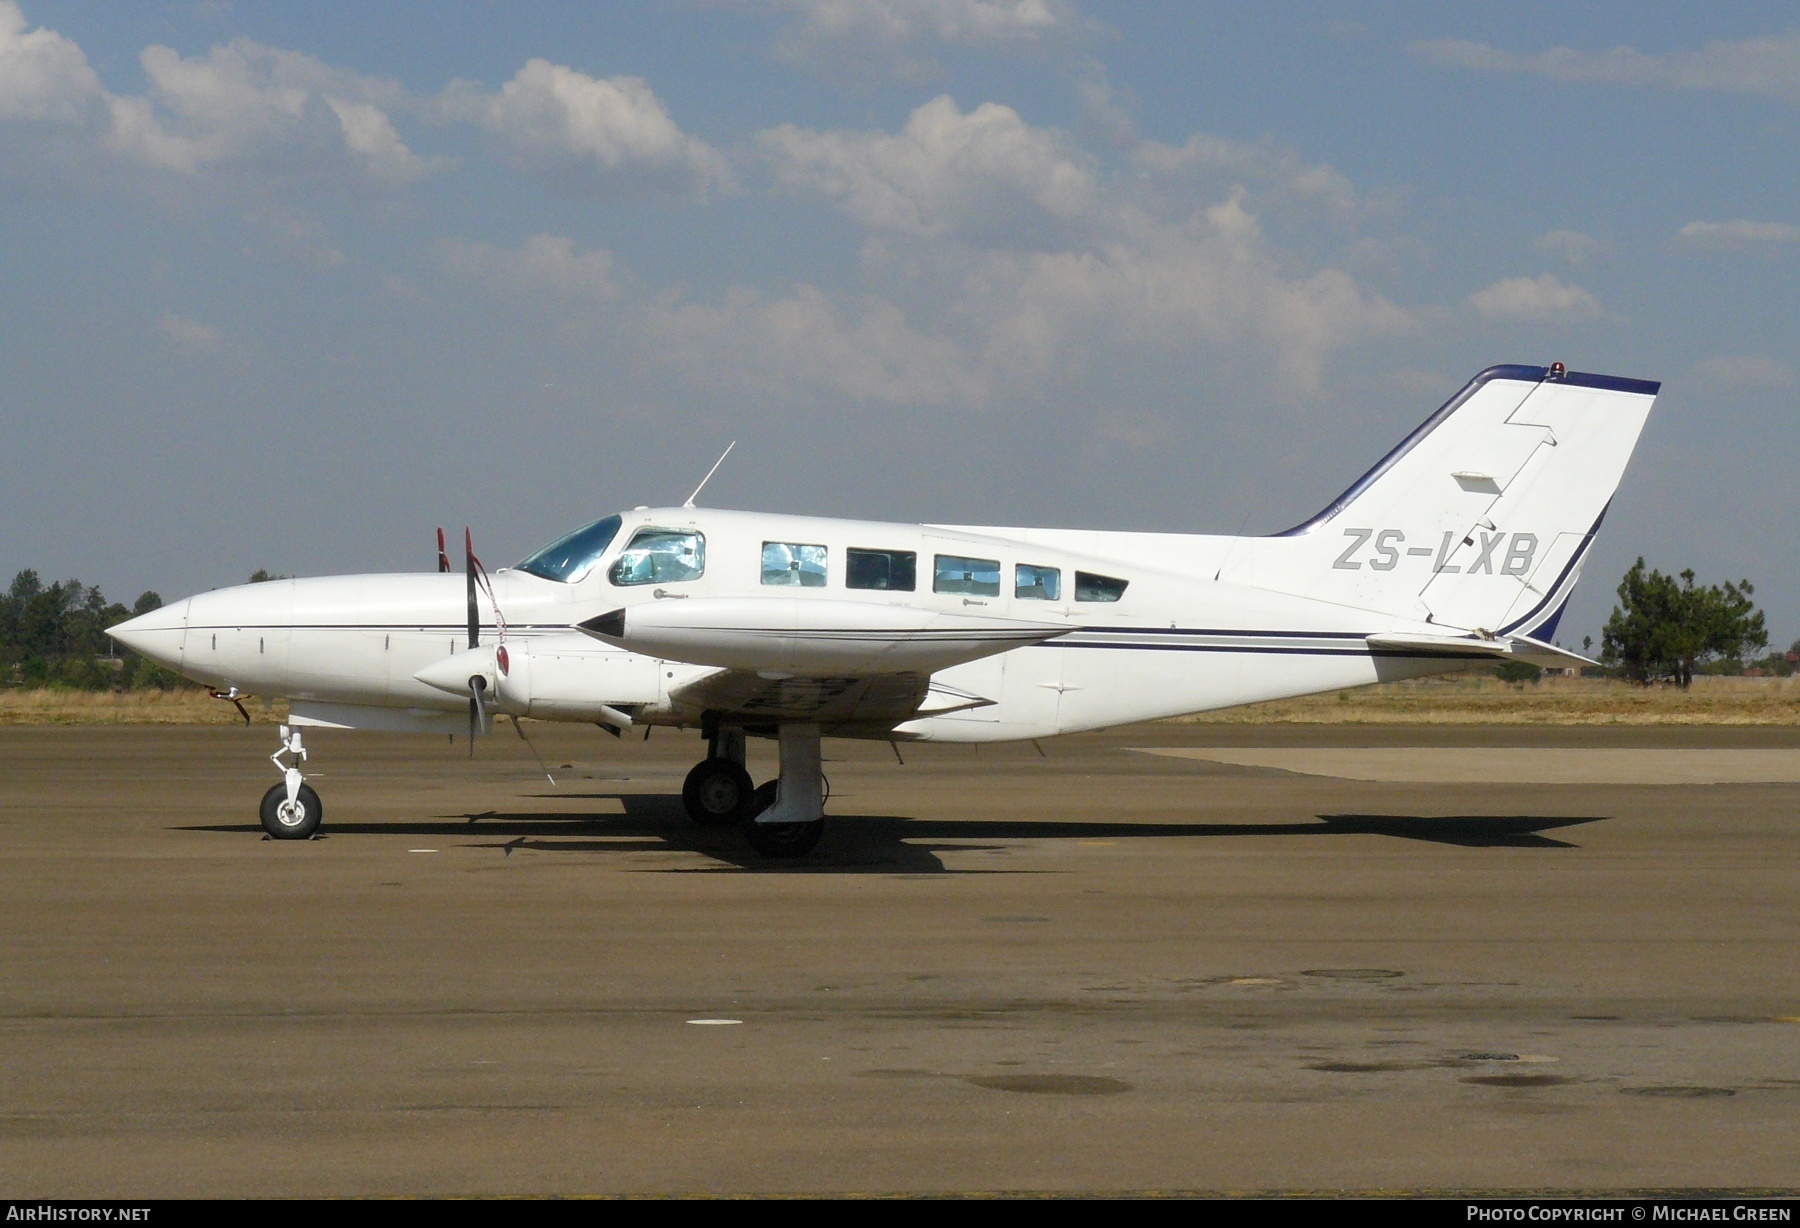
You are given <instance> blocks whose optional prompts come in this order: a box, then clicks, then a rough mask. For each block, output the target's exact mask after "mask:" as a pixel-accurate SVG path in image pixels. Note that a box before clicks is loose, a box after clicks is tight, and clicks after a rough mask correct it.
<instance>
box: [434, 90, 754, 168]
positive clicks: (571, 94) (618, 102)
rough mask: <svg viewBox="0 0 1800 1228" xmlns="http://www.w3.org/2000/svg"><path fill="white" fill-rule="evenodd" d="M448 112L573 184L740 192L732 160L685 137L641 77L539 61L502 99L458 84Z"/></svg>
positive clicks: (448, 95) (446, 102)
mask: <svg viewBox="0 0 1800 1228" xmlns="http://www.w3.org/2000/svg"><path fill="white" fill-rule="evenodd" d="M440 110H441V113H442V114H443V115H444V116H445V117H446V118H451V119H461V120H466V121H469V122H472V123H475V124H478V125H479V126H481V127H482V128H484V129H486V130H487V131H488V132H490V133H492V134H493V135H494V137H495V138H496V139H497V140H498V141H499V142H500V144H501V145H502V147H503V148H505V149H506V150H507V151H508V152H510V153H511V154H512V155H513V156H515V157H516V158H518V159H519V160H520V161H521V162H524V163H526V164H528V165H530V166H532V167H534V168H536V169H539V170H543V171H548V172H551V173H553V174H560V175H561V176H563V177H564V178H566V179H572V180H604V181H611V182H615V183H620V184H625V185H630V184H634V183H635V184H640V185H645V186H660V187H665V188H672V189H675V190H678V191H685V192H692V193H695V194H697V195H705V194H707V193H709V192H714V191H724V190H729V189H730V188H731V187H732V186H733V180H732V175H731V168H730V166H729V164H728V163H727V162H726V160H725V157H724V155H723V154H721V153H719V151H718V150H716V149H714V148H713V147H712V146H710V145H708V144H707V143H706V142H705V141H702V140H700V139H699V138H697V137H694V136H691V135H689V134H688V133H685V132H683V131H682V130H681V127H680V126H679V125H678V124H677V123H676V122H675V120H674V119H673V118H672V117H671V116H670V115H669V111H668V108H667V107H665V106H663V104H662V100H661V99H659V98H658V97H657V96H656V94H655V92H654V91H652V90H651V88H650V86H649V85H648V84H647V83H645V82H644V81H643V80H642V79H641V78H638V77H590V76H588V75H587V74H586V73H582V72H578V71H576V70H575V69H573V68H569V67H566V66H564V65H560V64H552V63H551V62H550V61H549V60H543V59H534V60H531V61H529V62H528V63H527V64H526V65H525V67H523V68H521V69H520V70H519V71H518V73H516V74H515V75H514V76H513V78H512V80H510V81H508V82H507V83H506V84H505V85H503V86H501V87H500V89H499V90H498V91H497V92H489V91H486V90H483V89H482V88H481V87H480V86H477V85H474V84H472V83H470V82H466V81H465V82H457V83H455V84H453V85H452V86H450V87H449V88H448V89H446V90H445V91H444V94H443V96H442V98H441V100H440Z"/></svg>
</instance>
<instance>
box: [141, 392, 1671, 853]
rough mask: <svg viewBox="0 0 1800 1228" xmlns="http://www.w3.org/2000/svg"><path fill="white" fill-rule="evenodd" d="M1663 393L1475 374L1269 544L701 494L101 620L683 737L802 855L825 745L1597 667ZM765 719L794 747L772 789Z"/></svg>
mask: <svg viewBox="0 0 1800 1228" xmlns="http://www.w3.org/2000/svg"><path fill="white" fill-rule="evenodd" d="M1658 387H1659V385H1658V384H1656V383H1653V382H1649V381H1644V380H1633V379H1619V378H1614V377H1610V376H1596V375H1584V374H1581V373H1578V372H1574V371H1565V370H1564V369H1563V367H1562V364H1560V363H1558V364H1556V365H1554V366H1551V367H1549V368H1544V367H1527V366H1500V367H1492V368H1489V369H1488V370H1486V371H1483V372H1482V373H1481V374H1480V375H1478V376H1476V377H1475V378H1474V379H1473V380H1471V381H1470V382H1469V384H1468V386H1467V387H1465V388H1464V389H1463V390H1462V391H1461V392H1459V393H1457V394H1456V396H1455V397H1454V398H1452V399H1451V400H1450V402H1449V403H1448V404H1446V405H1445V406H1444V407H1443V408H1442V409H1440V410H1438V411H1437V412H1436V413H1435V414H1433V415H1432V416H1431V417H1430V418H1428V419H1426V421H1425V422H1424V424H1423V425H1421V426H1420V427H1419V428H1418V429H1417V430H1415V431H1414V432H1413V433H1412V434H1411V435H1408V436H1407V437H1406V439H1404V440H1403V441H1402V442H1401V443H1400V445H1399V446H1398V447H1396V448H1395V449H1394V450H1393V451H1392V452H1390V453H1389V454H1388V455H1387V456H1386V457H1384V458H1383V459H1382V460H1381V462H1380V463H1379V464H1377V465H1376V466H1375V467H1374V468H1373V469H1371V470H1370V471H1369V472H1368V473H1367V474H1365V475H1364V476H1363V477H1362V478H1361V479H1360V480H1358V481H1357V482H1356V484H1355V485H1353V486H1351V487H1350V489H1349V490H1347V491H1345V492H1344V493H1343V495H1341V496H1340V497H1339V498H1337V499H1336V500H1334V501H1333V502H1332V503H1331V504H1330V505H1329V506H1327V507H1326V508H1325V509H1324V510H1323V511H1321V512H1320V513H1319V514H1318V515H1316V516H1314V517H1313V518H1312V519H1310V520H1308V521H1307V522H1306V523H1304V524H1302V525H1299V526H1297V527H1295V528H1292V529H1289V530H1288V531H1287V532H1285V533H1278V534H1275V535H1274V536H1271V537H1211V536H1191V535H1185V534H1164V533H1108V532H1090V531H1078V530H1066V529H1017V528H987V527H979V528H978V527H967V526H959V525H929V524H928V525H907V524H884V523H880V522H876V521H862V520H830V519H823V518H817V517H808V516H776V515H764V514H761V513H755V512H729V511H716V510H713V509H711V508H696V507H695V506H694V501H693V499H691V498H690V499H689V501H688V502H687V503H686V504H685V505H683V506H681V507H662V508H647V507H640V508H637V509H635V510H633V511H629V512H622V513H619V514H617V515H612V516H607V517H605V518H604V519H602V520H596V521H595V522H594V523H592V524H590V525H587V526H585V527H584V528H581V529H577V530H576V531H575V532H573V533H571V534H569V535H568V536H567V537H564V538H561V539H560V540H558V541H556V542H553V543H551V544H550V545H548V546H546V547H544V548H543V549H542V550H539V551H538V552H537V553H536V554H533V555H532V556H531V557H530V558H527V559H525V560H524V561H523V562H521V563H519V564H518V565H516V566H514V567H508V568H501V569H500V570H498V571H496V572H495V573H494V575H493V576H492V578H491V580H489V578H488V577H487V576H486V575H485V573H484V572H483V571H482V570H481V568H480V565H479V563H478V562H477V561H476V560H475V559H474V557H473V554H472V552H471V553H470V555H469V558H468V565H467V569H466V575H464V576H455V575H446V574H436V575H433V574H416V575H366V576H337V577H325V578H318V579H304V580H280V581H275V582H272V583H262V584H255V585H245V586H242V587H238V588H228V589H220V590H217V591H214V592H210V593H202V594H200V595H198V596H195V597H190V598H188V599H187V600H186V601H181V602H177V603H175V604H173V605H169V606H165V607H163V608H162V609H160V610H156V611H154V612H152V613H149V614H145V615H143V616H141V617H138V618H134V619H132V620H131V621H130V622H127V623H124V624H122V625H121V626H118V627H115V628H113V630H112V635H113V637H114V638H115V639H117V640H119V641H120V642H121V643H123V644H125V645H127V646H129V647H130V648H132V649H135V650H136V651H138V652H140V653H142V654H144V655H145V656H146V657H149V658H150V659H152V660H154V661H157V662H159V663H161V664H164V665H166V666H168V667H169V668H171V669H175V670H178V671H180V672H181V673H183V674H185V675H186V676H187V677H189V678H191V679H194V680H195V681H197V682H201V683H205V684H207V685H209V686H211V687H212V688H214V693H215V694H217V695H219V696H220V697H221V698H226V699H233V700H235V699H238V698H239V697H241V696H244V695H251V694H255V695H261V696H264V697H280V696H285V697H286V698H287V699H288V700H289V702H290V706H291V709H290V710H291V716H290V717H289V721H290V723H291V724H292V725H293V726H295V727H302V726H309V725H310V726H319V727H324V728H330V729H376V730H391V731H413V732H438V733H452V734H454V733H460V732H463V731H464V729H465V727H466V729H467V730H468V732H469V733H470V734H473V733H475V732H477V731H480V732H487V731H489V730H491V728H492V718H493V714H495V713H503V714H506V715H508V716H511V717H513V718H515V719H516V718H518V717H533V718H537V719H542V720H556V721H579V722H586V723H592V724H598V725H600V726H601V727H602V728H604V729H607V730H610V731H611V732H613V733H618V732H620V731H622V730H625V729H630V728H633V727H635V726H638V725H645V726H652V725H667V726H674V727H677V728H688V729H693V728H697V729H699V730H701V731H702V732H703V734H704V737H705V741H706V758H705V759H703V760H702V761H701V762H700V763H699V764H698V765H696V766H695V768H694V769H693V771H692V772H690V773H689V775H688V778H687V782H686V784H685V785H684V787H683V789H682V800H683V802H684V803H685V804H686V807H687V810H688V813H689V814H690V815H692V816H693V818H694V819H695V820H696V821H697V822H700V823H707V824H725V823H737V824H741V825H742V826H743V829H744V831H745V832H746V834H747V835H748V838H749V841H750V843H751V844H752V845H753V846H754V847H755V848H756V849H757V850H758V851H760V852H761V853H763V854H765V855H768V856H772V857H779V856H799V855H803V854H805V853H806V852H808V851H810V850H811V849H812V848H813V847H814V846H815V845H816V844H817V843H818V840H819V836H820V833H821V831H822V830H823V827H824V817H823V816H824V804H823V798H822V796H821V793H822V790H821V782H820V751H819V740H820V738H821V737H822V736H825V735H830V736H832V737H846V738H874V739H882V740H887V741H893V742H901V741H934V742H998V741H1007V740H1011V739H1026V738H1041V737H1048V736H1050V735H1052V734H1059V733H1071V732H1074V731H1077V730H1084V729H1098V728H1102V727H1105V726H1109V725H1118V724H1123V723H1126V722H1131V721H1143V720H1151V719H1155V718H1158V717H1168V716H1177V715H1180V714H1182V713H1189V712H1199V711H1204V710H1206V709H1210V708H1223V707H1229V706H1231V705H1234V704H1245V703H1251V702H1255V701H1258V700H1268V699H1279V698H1283V697H1288V696H1295V695H1305V694H1309V693H1312V692H1318V691H1331V690H1337V689H1340V688H1344V687H1354V686H1362V685H1365V684H1368V683H1374V682H1383V681H1388V680H1391V679H1396V678H1411V677H1417V676H1420V675H1424V674H1436V673H1446V672H1450V671H1453V670H1457V669H1460V668H1467V667H1469V666H1471V665H1478V664H1482V663H1493V662H1496V661H1509V660H1511V661H1528V662H1532V663H1535V664H1541V665H1568V664H1585V663H1587V662H1586V661H1585V659H1584V658H1582V657H1579V656H1576V655H1575V654H1573V653H1569V652H1565V651H1563V650H1561V649H1559V648H1556V647H1554V646H1553V645H1552V644H1551V643H1550V639H1551V636H1552V635H1553V634H1554V632H1555V630H1556V623H1557V619H1558V618H1559V617H1560V615H1561V613H1562V610H1563V607H1564V605H1565V604H1566V603H1567V602H1568V599H1569V593H1570V591H1571V589H1572V588H1573V587H1574V585H1575V581H1576V579H1577V577H1578V576H1579V575H1580V572H1581V565H1582V560H1583V559H1584V557H1585V556H1586V554H1587V551H1588V548H1589V547H1590V546H1591V545H1592V543H1593V540H1594V534H1595V532H1596V531H1597V530H1598V529H1599V527H1600V521H1601V519H1602V517H1604V515H1605V513H1606V508H1607V504H1608V502H1609V501H1610V500H1611V498H1612V496H1613V492H1614V490H1615V489H1617V487H1618V484H1619V479H1620V477H1621V475H1622V474H1623V473H1624V470H1625V465H1626V462H1627V461H1628V460H1629V459H1630V456H1631V452H1632V448H1633V447H1634V446H1635V444H1636V442H1637V438H1638V434H1639V432H1640V430H1641V429H1642V428H1643V425H1644V420H1645V417H1646V415H1647V414H1648V413H1649V412H1650V406H1651V403H1652V401H1653V400H1654V399H1655V396H1656V393H1657V390H1658ZM715 468H716V466H715ZM702 485H704V483H702ZM695 493H696V494H698V493H699V492H697V491H696V492H695ZM439 564H440V568H441V570H444V571H447V570H448V568H449V560H448V558H447V557H446V556H445V554H444V552H443V549H442V538H441V535H440V539H439ZM240 707H241V705H240ZM465 710H466V713H467V715H466V722H467V723H466V726H465V723H464V722H465V716H464V713H465ZM281 735H282V749H281V750H280V751H278V752H276V754H275V755H274V756H273V758H274V760H275V763H276V766H277V768H278V769H280V770H281V771H282V772H283V779H282V780H281V781H280V782H279V783H277V784H276V785H275V786H274V787H272V788H271V789H270V790H269V792H268V794H267V796H265V797H264V798H263V802H262V807H261V816H262V823H263V826H264V828H265V829H266V830H267V831H268V833H269V834H270V835H271V836H274V837H276V838H278V839H299V838H304V837H307V836H310V835H311V834H312V833H313V832H314V831H315V830H316V829H317V827H318V825H319V820H320V817H321V814H322V811H321V807H320V803H319V798H318V795H317V793H315V792H314V791H313V789H312V787H311V786H310V785H307V784H305V783H304V781H303V778H302V773H301V771H300V769H299V764H300V762H301V760H302V759H303V758H304V756H305V748H304V746H303V743H302V741H301V735H300V733H299V732H298V728H296V729H294V730H293V731H290V730H289V728H288V727H286V726H284V727H283V728H282V731H281ZM748 735H755V736H759V737H773V738H776V739H778V740H779V743H780V761H781V768H780V775H779V777H778V779H777V780H774V781H770V782H768V783H767V784H764V785H763V786H761V787H760V788H758V787H756V786H755V784H754V782H753V781H752V780H751V778H750V776H749V774H748V773H747V772H746V771H745V768H744V761H745V759H744V743H745V738H746V736H748ZM646 736H648V731H647V730H646ZM283 756H290V758H288V759H287V760H286V761H285V762H284V760H283Z"/></svg>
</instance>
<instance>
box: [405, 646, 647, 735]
mask: <svg viewBox="0 0 1800 1228" xmlns="http://www.w3.org/2000/svg"><path fill="white" fill-rule="evenodd" d="M658 673H659V671H658V670H657V666H656V662H655V661H653V660H651V659H650V658H648V657H643V656H639V655H637V654H636V653H630V652H620V651H618V650H616V649H607V648H603V647H601V646H599V645H597V644H595V643H594V641H593V640H592V639H590V638H588V637H587V636H585V635H577V634H575V633H573V632H570V633H568V634H565V635H550V636H534V637H531V638H518V639H509V640H507V641H505V642H504V643H501V644H494V645H486V644H484V645H482V646H481V647H479V648H474V649H471V650H469V651H467V652H459V653H456V654H455V655H454V656H449V657H445V658H444V659H443V660H442V661H434V662H433V663H432V664H431V665H429V666H427V667H426V668H424V669H422V670H420V671H419V672H418V673H416V674H414V675H413V677H415V678H417V679H418V680H419V681H420V682H423V683H425V684H426V685H428V686H434V687H436V688H437V689H438V690H440V691H443V692H445V693H447V694H451V695H457V696H462V697H467V695H468V694H469V679H470V678H471V677H475V676H480V677H481V678H483V679H484V680H485V681H486V683H487V691H488V695H489V696H490V706H491V707H492V708H493V710H494V711H496V712H505V713H508V714H510V715H513V716H535V717H540V718H543V719H545V720H565V721H567V720H578V721H589V722H591V721H596V720H600V719H601V718H602V716H603V714H604V710H605V709H609V708H611V709H618V708H631V707H642V706H645V705H650V704H655V703H656V702H657V701H658V699H660V698H661V684H660V681H659V677H658Z"/></svg>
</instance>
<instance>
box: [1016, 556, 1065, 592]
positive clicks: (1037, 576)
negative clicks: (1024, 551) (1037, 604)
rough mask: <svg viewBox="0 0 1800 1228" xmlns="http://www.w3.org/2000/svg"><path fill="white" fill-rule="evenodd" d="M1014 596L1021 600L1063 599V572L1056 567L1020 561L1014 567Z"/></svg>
mask: <svg viewBox="0 0 1800 1228" xmlns="http://www.w3.org/2000/svg"><path fill="white" fill-rule="evenodd" d="M1013 596H1014V597H1017V598H1018V599H1019V600H1020V601H1060V600H1062V572H1061V571H1059V570H1057V569H1056V568H1054V567H1039V566H1037V565H1036V564H1035V563H1020V564H1019V565H1018V566H1017V567H1015V568H1013Z"/></svg>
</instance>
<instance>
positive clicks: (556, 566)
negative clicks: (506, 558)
mask: <svg viewBox="0 0 1800 1228" xmlns="http://www.w3.org/2000/svg"><path fill="white" fill-rule="evenodd" d="M618 533H619V518H618V517H617V516H608V517H607V518H606V519H604V520H596V521H595V522H594V523H593V524H590V525H585V526H583V527H582V528H579V529H576V530H575V531H574V532H573V533H571V534H569V535H568V536H567V537H559V538H557V539H556V540H555V541H553V542H551V543H550V544H549V545H548V546H545V547H544V548H543V549H542V550H539V551H538V552H537V553H536V554H534V555H532V556H531V557H530V558H528V559H526V560H525V561H524V562H523V563H520V564H519V567H518V570H520V571H528V572H530V573H531V574H532V575H534V576H541V577H542V578H544V579H546V580H560V581H562V582H563V583H564V584H574V583H575V582H577V581H579V580H583V579H586V578H587V574H588V572H590V571H592V570H593V569H594V564H595V563H598V562H599V561H600V556H601V555H603V554H605V553H606V548H607V547H608V546H610V545H612V540H613V538H614V537H616V536H618Z"/></svg>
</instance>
